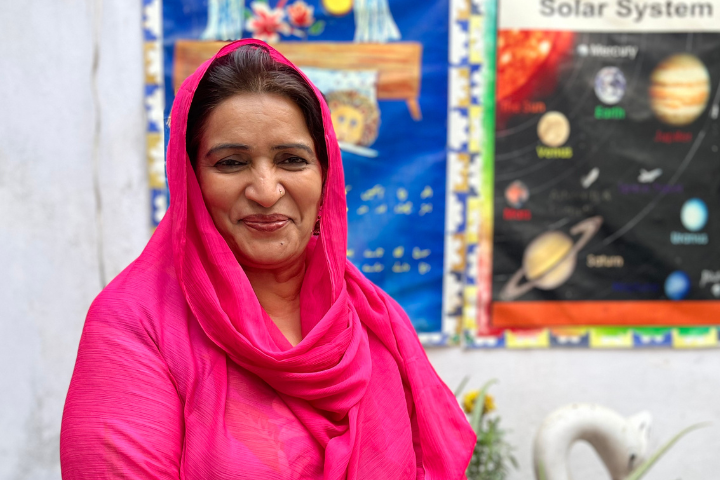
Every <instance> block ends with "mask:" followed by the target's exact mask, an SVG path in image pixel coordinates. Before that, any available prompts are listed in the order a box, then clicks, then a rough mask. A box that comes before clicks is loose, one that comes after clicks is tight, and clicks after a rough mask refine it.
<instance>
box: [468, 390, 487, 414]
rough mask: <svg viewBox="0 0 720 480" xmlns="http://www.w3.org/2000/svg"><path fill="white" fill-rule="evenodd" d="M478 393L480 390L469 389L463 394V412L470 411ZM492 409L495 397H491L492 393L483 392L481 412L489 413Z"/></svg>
mask: <svg viewBox="0 0 720 480" xmlns="http://www.w3.org/2000/svg"><path fill="white" fill-rule="evenodd" d="M478 395H480V392H479V391H477V390H470V391H469V392H468V393H466V394H465V397H464V398H463V408H464V409H465V413H468V414H470V413H472V411H473V407H474V406H475V402H476V401H477V397H478ZM494 410H495V399H494V398H493V397H492V395H488V394H485V401H484V402H483V412H482V413H483V414H485V413H490V412H492V411H494Z"/></svg>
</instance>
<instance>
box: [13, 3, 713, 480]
mask: <svg viewBox="0 0 720 480" xmlns="http://www.w3.org/2000/svg"><path fill="white" fill-rule="evenodd" d="M140 4H141V2H140V0H132V1H128V0H94V1H92V0H30V1H26V2H9V1H5V2H0V92H2V93H3V95H2V97H1V99H0V305H1V306H2V307H0V479H12V480H20V479H38V480H44V479H59V478H60V468H59V455H58V438H59V429H60V418H61V414H62V407H63V402H64V398H65V393H66V391H67V386H68V383H69V381H70V375H71V373H72V368H73V364H74V361H75V355H76V351H77V345H78V341H79V337H80V332H81V328H82V324H83V320H84V316H85V313H86V311H87V308H88V306H89V305H90V302H91V301H92V299H93V298H94V296H95V295H96V294H97V293H98V292H99V291H100V289H101V287H102V285H103V284H104V283H106V282H107V280H108V279H110V278H112V277H113V276H114V275H116V274H117V273H118V272H119V271H120V270H121V269H122V268H123V267H124V266H125V265H127V264H128V263H129V262H130V261H132V259H134V258H135V257H136V256H137V255H138V254H139V253H140V251H141V250H142V248H143V246H144V245H145V242H146V241H147V239H148V237H149V234H150V231H149V227H148V222H147V218H148V211H149V208H148V205H149V199H148V194H147V181H146V168H145V162H146V160H145V157H144V137H143V122H144V110H143V107H142V102H143V100H142V91H143V77H142V42H141V30H140V22H141V6H140ZM94 59H96V60H97V61H96V62H94ZM429 356H430V359H431V361H432V362H433V364H434V365H435V367H436V369H437V370H438V372H439V373H440V375H441V376H442V377H443V378H444V379H445V380H446V381H447V382H448V384H449V385H450V386H451V387H454V386H455V385H457V384H458V383H459V382H460V380H461V378H462V377H463V376H464V375H465V374H466V373H469V374H471V375H472V382H473V384H477V385H479V384H480V383H482V382H483V381H485V380H487V379H490V378H498V379H499V380H500V383H499V384H498V385H496V386H495V387H493V393H495V395H496V400H497V404H498V408H499V411H500V413H501V414H502V415H503V424H504V425H505V426H506V427H507V428H508V429H509V430H511V433H510V434H509V439H510V441H511V442H512V443H513V444H515V445H516V446H517V457H518V459H519V461H520V464H521V469H520V471H518V472H515V473H514V474H513V475H512V476H511V479H512V480H529V479H531V478H532V474H531V470H530V466H531V445H532V438H533V435H534V433H535V430H536V428H537V426H538V425H539V423H540V422H541V420H542V418H543V417H544V416H545V415H546V414H547V413H549V412H550V411H552V410H553V409H555V408H557V407H558V406H561V405H564V404H567V403H570V402H576V401H588V402H597V403H601V404H604V405H606V406H608V407H611V408H614V409H616V410H617V411H618V412H620V413H622V414H624V415H630V414H632V413H635V412H637V411H639V410H642V409H648V410H649V411H650V412H651V413H652V414H653V415H654V417H655V426H654V432H655V445H657V444H658V442H659V441H660V440H664V439H667V438H669V437H670V436H671V435H672V434H674V433H675V432H676V431H678V430H680V429H681V428H682V427H684V426H686V425H689V424H691V423H693V422H697V421H703V420H715V421H716V422H717V420H718V419H719V418H720V400H719V399H718V397H720V395H719V393H720V379H719V378H720V352H717V351H690V352H674V351H655V352H639V351H638V352H597V351H526V352H510V351H499V352H482V351H474V352H463V351H460V350H457V349H446V350H432V351H430V352H429ZM718 423H720V422H718ZM718 451H720V424H718V425H716V426H714V427H711V428H708V429H705V430H702V431H698V432H695V433H693V434H691V436H689V437H687V438H686V439H684V440H683V441H681V443H680V444H679V445H678V446H677V447H676V448H675V449H673V450H672V451H671V452H670V453H669V454H668V455H667V456H666V457H665V458H664V459H663V460H662V461H661V462H660V463H659V464H658V465H657V467H656V469H655V470H654V471H653V472H652V473H651V474H650V475H648V476H647V477H646V478H647V479H649V480H661V479H673V480H674V479H680V478H682V479H700V480H704V479H707V480H711V479H717V478H720V474H719V473H718V472H720V455H718V454H717V452H718ZM570 463H571V469H572V471H573V473H574V474H575V478H576V480H601V479H605V478H607V476H606V475H605V474H604V472H603V470H602V466H601V465H600V463H599V460H598V459H597V458H596V457H595V455H594V454H593V453H592V451H591V450H590V449H589V448H588V447H584V446H578V447H576V448H575V449H573V452H572V460H571V462H570Z"/></svg>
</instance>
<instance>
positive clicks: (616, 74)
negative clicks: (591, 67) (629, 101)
mask: <svg viewBox="0 0 720 480" xmlns="http://www.w3.org/2000/svg"><path fill="white" fill-rule="evenodd" d="M626 88H627V81H626V80H625V75H623V73H622V71H621V70H620V69H619V68H617V67H604V68H602V69H601V70H600V71H599V72H598V73H597V75H595V95H597V97H598V98H599V99H600V101H601V102H603V103H605V104H607V105H615V104H616V103H618V102H619V101H620V100H622V98H623V96H624V95H625V90H626Z"/></svg>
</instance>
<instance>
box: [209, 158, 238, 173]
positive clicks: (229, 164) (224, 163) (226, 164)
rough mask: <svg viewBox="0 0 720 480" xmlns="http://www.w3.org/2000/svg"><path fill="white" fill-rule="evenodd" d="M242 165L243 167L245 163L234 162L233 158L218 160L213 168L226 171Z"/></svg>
mask: <svg viewBox="0 0 720 480" xmlns="http://www.w3.org/2000/svg"><path fill="white" fill-rule="evenodd" d="M244 165H245V162H243V161H240V160H236V159H234V158H224V159H222V160H220V161H219V162H217V163H216V164H215V167H217V168H220V169H224V170H227V169H233V168H239V167H242V166H244Z"/></svg>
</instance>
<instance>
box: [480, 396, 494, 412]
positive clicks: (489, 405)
mask: <svg viewBox="0 0 720 480" xmlns="http://www.w3.org/2000/svg"><path fill="white" fill-rule="evenodd" d="M493 410H495V399H494V398H493V397H492V395H487V394H485V404H484V405H483V413H490V412H492V411H493Z"/></svg>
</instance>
